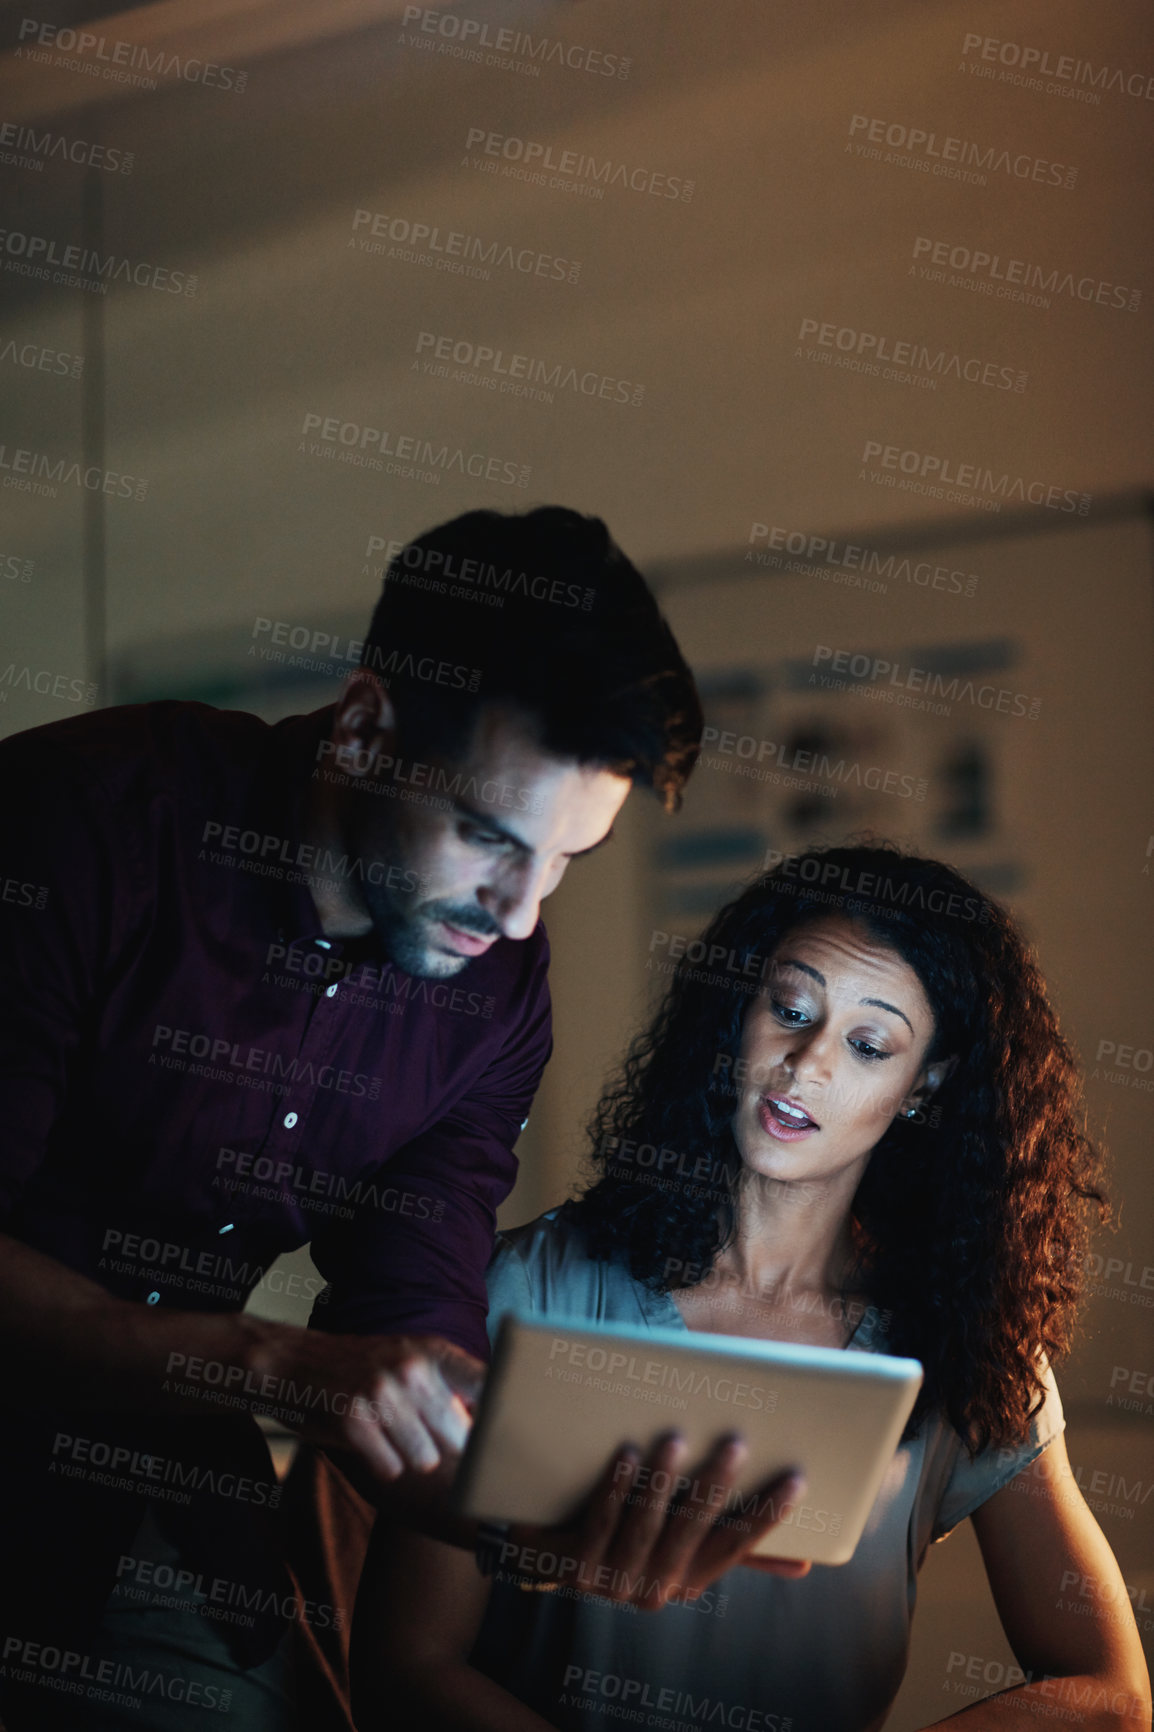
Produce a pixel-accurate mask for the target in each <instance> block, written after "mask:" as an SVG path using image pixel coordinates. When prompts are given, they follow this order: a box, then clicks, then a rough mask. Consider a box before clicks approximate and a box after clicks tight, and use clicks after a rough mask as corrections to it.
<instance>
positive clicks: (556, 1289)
mask: <svg viewBox="0 0 1154 1732" xmlns="http://www.w3.org/2000/svg"><path fill="white" fill-rule="evenodd" d="M705 945H706V947H707V949H706V951H705V952H704V953H703V954H707V955H713V956H724V957H727V958H729V959H730V972H729V973H727V972H726V971H725V970H724V969H723V970H722V971H720V972H719V971H718V970H717V969H716V968H714V969H711V970H697V969H695V967H694V966H693V965H692V964H691V963H689V962H688V961H684V960H683V962H682V963H681V964H680V966H679V970H678V973H677V974H676V976H675V977H674V980H673V983H672V985H671V987H670V990H669V994H668V996H667V999H666V1001H665V1003H664V1005H663V1007H662V1009H661V1011H660V1013H659V1015H658V1016H657V1019H656V1021H655V1022H654V1024H653V1026H652V1028H651V1029H650V1030H649V1031H648V1032H647V1033H646V1034H644V1035H642V1036H641V1037H640V1038H639V1039H638V1040H637V1041H636V1042H635V1044H634V1046H633V1048H632V1050H631V1052H630V1055H629V1057H628V1059H627V1060H626V1063H625V1065H624V1068H623V1071H622V1074H621V1076H620V1078H619V1079H618V1081H617V1083H616V1085H615V1086H614V1087H613V1088H612V1089H611V1091H610V1092H609V1093H608V1094H607V1095H606V1097H605V1098H604V1099H603V1100H602V1102H601V1104H600V1106H599V1108H598V1110H597V1113H596V1115H595V1118H594V1121H593V1125H592V1127H591V1128H592V1131H593V1137H594V1149H595V1161H596V1164H597V1169H598V1171H597V1176H596V1177H595V1180H594V1182H593V1183H592V1184H591V1186H590V1187H589V1188H588V1189H587V1190H586V1191H585V1193H584V1195H583V1196H581V1197H580V1198H579V1199H578V1200H577V1201H575V1202H571V1203H569V1204H567V1205H565V1206H564V1207H563V1208H561V1209H559V1210H554V1211H551V1212H550V1213H548V1214H547V1215H545V1216H543V1217H541V1219H540V1220H538V1221H535V1222H532V1223H530V1224H529V1225H528V1226H527V1227H522V1228H519V1229H517V1230H516V1231H514V1232H511V1233H507V1234H504V1235H502V1237H501V1241H500V1243H499V1246H498V1250H497V1253H496V1255H495V1257H494V1260H493V1264H492V1266H491V1270H490V1302H491V1319H490V1322H491V1326H492V1327H495V1326H496V1324H497V1322H498V1321H499V1319H500V1317H501V1315H502V1314H503V1313H504V1312H505V1311H507V1310H509V1309H514V1308H515V1309H517V1310H520V1311H523V1312H529V1313H537V1314H543V1313H548V1312H550V1311H553V1312H556V1313H557V1314H560V1315H567V1316H570V1317H572V1316H574V1315H587V1316H589V1317H591V1318H598V1319H600V1320H603V1321H607V1322H622V1323H629V1324H632V1325H642V1326H645V1325H649V1326H652V1327H664V1328H669V1327H673V1328H681V1329H688V1330H695V1331H704V1332H709V1331H715V1332H717V1331H720V1332H722V1333H725V1334H730V1335H734V1334H737V1335H746V1336H751V1337H756V1338H758V1339H763V1340H773V1341H794V1342H804V1343H811V1344H815V1345H821V1346H824V1347H839V1348H844V1349H846V1350H848V1351H851V1352H876V1351H882V1350H884V1351H887V1352H892V1353H897V1354H908V1355H911V1356H913V1357H915V1358H918V1359H920V1360H921V1361H922V1364H923V1365H924V1367H925V1384H924V1387H923V1390H922V1393H921V1395H920V1397H919V1400H918V1404H917V1406H916V1408H915V1410H914V1414H913V1416H912V1418H911V1421H910V1425H909V1427H908V1428H907V1431H906V1434H905V1437H904V1438H903V1441H902V1444H901V1447H900V1448H899V1450H898V1452H897V1455H896V1457H895V1459H894V1463H893V1466H892V1468H891V1470H890V1472H889V1474H888V1476H887V1478H886V1480H885V1483H884V1484H883V1487H882V1490H881V1492H880V1494H879V1496H878V1500H877V1503H876V1505H875V1507H874V1510H873V1513H872V1516H871V1519H870V1522H869V1525H868V1527H867V1529H866V1532H865V1534H864V1536H863V1538H862V1540H861V1542H860V1544H859V1546H858V1548H857V1551H856V1553H855V1555H854V1558H853V1560H852V1561H851V1562H850V1563H849V1564H846V1565H843V1566H839V1567H837V1568H825V1569H822V1568H815V1569H813V1570H812V1571H811V1572H810V1573H809V1574H808V1575H806V1576H805V1577H804V1578H803V1579H799V1580H788V1579H781V1578H779V1577H775V1576H770V1575H765V1574H761V1573H758V1572H757V1571H756V1570H754V1569H751V1568H748V1567H740V1568H737V1569H733V1570H730V1571H729V1572H728V1573H727V1574H726V1575H725V1576H723V1577H722V1578H721V1580H720V1581H719V1582H718V1583H717V1584H716V1585H715V1587H714V1588H712V1589H710V1590H708V1591H707V1592H706V1593H705V1594H703V1595H701V1596H700V1598H699V1599H697V1600H696V1601H695V1602H694V1603H692V1604H676V1603H674V1604H668V1605H666V1606H665V1607H664V1608H663V1609H662V1610H661V1611H658V1612H652V1613H648V1612H641V1613H637V1612H635V1611H633V1610H632V1609H631V1608H629V1607H625V1606H621V1605H616V1604H613V1603H612V1601H611V1600H610V1599H609V1598H601V1597H594V1596H593V1595H590V1594H586V1593H573V1592H571V1591H569V1590H567V1589H566V1588H561V1589H559V1590H558V1591H556V1592H554V1593H540V1592H526V1591H523V1590H524V1588H525V1586H527V1584H525V1583H519V1582H518V1581H517V1580H515V1579H509V1578H505V1577H502V1576H501V1575H500V1573H498V1579H496V1580H495V1581H492V1582H490V1581H487V1580H486V1579H485V1578H484V1577H483V1576H482V1575H481V1574H480V1573H479V1571H478V1569H477V1567H476V1564H475V1562H474V1560H473V1559H472V1558H471V1557H470V1556H468V1555H467V1554H465V1553H463V1552H459V1551H454V1550H453V1548H451V1547H449V1546H446V1545H442V1544H440V1543H439V1542H436V1541H433V1540H429V1539H424V1538H420V1537H417V1536H411V1535H401V1536H397V1535H387V1536H386V1535H378V1536H377V1538H376V1540H375V1542H374V1548H373V1550H372V1552H371V1553H370V1559H369V1564H368V1566H367V1569H366V1575H365V1580H364V1582H363V1584H362V1590H361V1595H360V1598H359V1600H358V1631H357V1634H356V1636H355V1638H354V1653H353V1676H354V1692H355V1694H354V1705H355V1708H356V1713H357V1724H358V1726H359V1727H360V1728H362V1732H370V1729H372V1728H375V1727H377V1726H380V1727H382V1728H383V1727H385V1726H388V1727H395V1726H398V1725H406V1724H412V1725H414V1726H421V1727H432V1726H445V1727H449V1726H451V1727H454V1728H475V1729H477V1732H481V1729H483V1728H492V1729H497V1728H500V1729H501V1732H542V1729H543V1728H545V1727H550V1726H553V1727H565V1728H591V1727H598V1728H603V1727H604V1726H605V1725H606V1724H607V1723H608V1721H609V1720H610V1719H620V1720H623V1721H625V1722H627V1723H632V1724H636V1725H650V1726H677V1727H678V1729H679V1732H687V1729H689V1728H697V1727H699V1726H700V1727H706V1726H715V1725H716V1726H733V1727H741V1728H746V1729H754V1728H757V1729H761V1732H782V1729H792V1732H811V1729H812V1732H869V1729H872V1728H875V1727H878V1726H880V1725H881V1724H882V1722H883V1721H884V1719H885V1716H886V1713H887V1711H888V1709H889V1707H890V1704H891V1703H892V1701H893V1698H894V1696H895V1695H896V1694H897V1691H898V1688H899V1685H900V1683H901V1680H902V1675H903V1672H904V1669H905V1663H906V1653H907V1648H908V1642H909V1628H910V1620H911V1617H912V1613H913V1606H914V1602H915V1599H916V1578H917V1570H918V1567H919V1566H920V1564H921V1562H922V1559H923V1558H924V1556H925V1552H926V1549H927V1547H928V1546H929V1544H930V1543H931V1542H933V1541H935V1540H938V1539H941V1538H944V1537H945V1535H946V1534H947V1533H948V1532H949V1531H950V1530H951V1529H952V1528H953V1527H954V1526H956V1525H957V1523H958V1522H960V1521H961V1520H963V1518H965V1517H966V1516H970V1517H971V1518H972V1520H973V1523H974V1528H975V1530H976V1533H977V1537H978V1541H979V1544H980V1547H981V1551H982V1556H983V1559H984V1562H985V1566H986V1571H987V1575H988V1577H989V1581H990V1586H991V1589H992V1591H993V1596H994V1600H995V1602H996V1605H997V1609H998V1612H999V1615H1000V1617H1001V1620H1002V1624H1003V1626H1004V1629H1005V1632H1006V1635H1007V1637H1008V1639H1009V1642H1010V1645H1011V1646H1012V1648H1013V1649H1014V1652H1015V1654H1016V1656H1017V1659H1018V1663H1019V1667H1020V1669H1021V1671H1022V1673H1023V1674H1024V1680H1025V1681H1024V1682H1023V1683H1021V1684H1019V1685H1018V1686H1017V1687H1016V1688H1014V1689H1012V1690H1010V1691H1009V1692H1007V1693H1004V1694H1003V1695H1001V1696H1000V1697H998V1698H996V1699H994V1700H990V1701H983V1702H979V1703H976V1704H974V1705H972V1706H969V1707H966V1708H965V1709H963V1711H962V1712H961V1713H960V1714H958V1715H956V1716H955V1719H956V1721H957V1722H958V1723H959V1724H960V1723H961V1722H965V1723H966V1725H967V1726H968V1727H973V1728H975V1729H977V1728H983V1727H1002V1726H1011V1727H1013V1726H1021V1725H1023V1724H1025V1722H1024V1721H1023V1720H1022V1719H1021V1716H1020V1713H1019V1714H1018V1715H1015V1709H1016V1708H1017V1709H1019V1710H1020V1709H1023V1708H1024V1709H1028V1710H1032V1711H1034V1712H1040V1713H1042V1714H1043V1715H1045V1716H1046V1717H1048V1718H1052V1717H1059V1718H1074V1719H1077V1720H1079V1721H1080V1722H1081V1724H1083V1725H1089V1726H1097V1725H1103V1726H1107V1725H1109V1726H1114V1725H1120V1726H1121V1725H1124V1726H1127V1727H1135V1728H1136V1727H1139V1726H1148V1725H1149V1685H1148V1679H1147V1676H1146V1671H1145V1667H1144V1665H1143V1661H1142V1653H1141V1648H1140V1645H1139V1641H1138V1636H1137V1632H1136V1629H1135V1627H1134V1622H1133V1617H1132V1616H1131V1615H1130V1613H1129V1608H1128V1603H1127V1598H1126V1592H1125V1589H1124V1586H1123V1583H1122V1579H1121V1575H1120V1573H1119V1571H1118V1567H1117V1564H1116V1563H1115V1560H1114V1558H1113V1555H1112V1553H1111V1551H1110V1548H1109V1546H1108V1544H1107V1542H1106V1540H1105V1538H1104V1537H1103V1535H1102V1533H1101V1531H1100V1529H1099V1528H1098V1525H1097V1523H1096V1522H1095V1520H1094V1518H1093V1516H1092V1515H1091V1514H1090V1512H1089V1510H1088V1509H1087V1507H1086V1505H1085V1503H1084V1501H1083V1499H1082V1497H1081V1494H1080V1492H1079V1491H1078V1490H1077V1488H1076V1486H1075V1485H1074V1482H1073V1478H1072V1476H1071V1474H1070V1471H1069V1466H1068V1462H1067V1458H1066V1455H1065V1446H1064V1444H1063V1441H1062V1437H1061V1432H1062V1427H1063V1423H1064V1422H1063V1418H1062V1408H1061V1402H1060V1400H1059V1397H1058V1392H1057V1389H1056V1387H1055V1384H1054V1381H1053V1377H1052V1374H1051V1372H1050V1369H1049V1367H1050V1365H1052V1364H1053V1363H1054V1362H1055V1361H1057V1360H1058V1359H1059V1358H1060V1357H1061V1356H1062V1355H1063V1353H1064V1352H1065V1351H1066V1350H1067V1348H1068V1346H1069V1342H1070V1336H1071V1325H1072V1318H1073V1310H1074V1306H1075V1303H1076V1300H1077V1298H1078V1289H1079V1282H1080V1275H1081V1271H1082V1268H1083V1265H1084V1249H1085V1239H1086V1231H1087V1226H1086V1221H1085V1213H1086V1209H1087V1206H1088V1205H1090V1204H1092V1203H1096V1204H1097V1205H1098V1208H1099V1210H1100V1211H1101V1210H1103V1209H1104V1205H1103V1203H1102V1197H1101V1192H1100V1190H1099V1188H1098V1157H1097V1154H1096V1151H1095V1150H1094V1149H1093V1148H1092V1147H1091V1145H1090V1144H1089V1142H1088V1141H1087V1140H1086V1138H1085V1136H1084V1135H1083V1134H1082V1132H1081V1130H1080V1129H1079V1122H1080V1121H1079V1109H1078V1090H1077V1077H1076V1072H1075V1068H1074V1064H1073V1060H1072V1058H1071V1055H1070V1052H1069V1049H1068V1047H1067V1046H1066V1043H1065V1041H1064V1040H1063V1038H1062V1036H1061V1034H1060V1033H1059V1030H1058V1027H1057V1023H1056V1020H1055V1017H1054V1014H1053V1012H1052V1010H1051V1008H1050V1006H1049V1003H1048V1002H1047V999H1046V995H1045V989H1044V986H1043V982H1042V980H1041V977H1040V975H1039V973H1038V970H1037V967H1036V966H1035V964H1034V962H1033V960H1032V959H1031V957H1030V955H1029V954H1028V952H1027V950H1026V947H1025V945H1024V944H1023V941H1022V939H1021V938H1020V937H1019V936H1018V934H1017V932H1016V931H1015V929H1014V927H1013V925H1012V923H1011V922H1010V920H1009V918H1008V916H1007V915H1006V914H1005V912H1004V911H1003V910H1002V909H1001V908H1000V907H998V906H997V905H996V904H994V903H991V902H989V901H988V900H986V899H985V898H983V897H982V896H981V895H980V893H979V892H978V891H977V890H975V889H974V887H973V886H972V885H970V884H968V883H967V882H966V881H965V880H964V879H962V878H960V877H959V876H958V875H957V874H956V873H954V872H953V871H952V870H950V869H949V868H948V867H946V866H943V865H940V864H937V863H935V862H933V861H924V860H919V859H914V858H910V857H907V856H904V855H901V854H899V853H898V852H897V851H896V850H894V849H890V848H885V847H880V848H874V847H870V848H860V847H855V848H839V849H831V850H828V851H815V852H812V853H809V854H806V855H803V856H800V857H795V858H793V859H790V860H786V861H785V862H783V864H782V865H781V866H780V867H779V868H778V869H777V870H776V871H775V872H773V873H771V874H770V875H768V876H767V877H765V878H761V879H759V880H758V881H757V882H756V883H754V884H753V885H751V886H750V888H748V889H747V890H746V891H745V892H744V893H743V894H742V895H741V896H739V897H738V898H737V900H736V901H734V902H732V903H730V904H729V905H728V906H727V907H725V908H723V909H722V911H721V913H720V914H719V915H718V916H717V917H716V919H715V920H714V922H713V924H712V925H711V927H710V929H709V931H708V932H707V933H706V934H705ZM751 979H752V985H751ZM670 1149H671V1150H674V1151H677V1152H678V1159H677V1160H676V1161H673V1160H671V1159H667V1160H666V1161H665V1162H664V1163H663V1164H661V1165H659V1164H658V1162H657V1161H656V1160H655V1156H654V1151H656V1150H670ZM682 1155H684V1156H685V1157H686V1158H684V1159H682V1158H681V1156H682ZM703 1157H705V1158H704V1159H703ZM647 1162H649V1163H652V1164H651V1165H647ZM671 1448H673V1449H674V1450H676V1445H675V1444H672V1445H671ZM1043 1450H1045V1451H1046V1452H1047V1471H1046V1473H1045V1474H1044V1476H1043V1475H1042V1474H1040V1473H1038V1472H1037V1471H1035V1472H1034V1473H1032V1474H1031V1473H1028V1472H1026V1470H1027V1469H1028V1468H1029V1465H1030V1464H1031V1463H1032V1462H1033V1461H1034V1460H1035V1459H1036V1458H1037V1457H1038V1456H1039V1455H1040V1454H1041V1453H1042V1451H1043ZM666 1459H676V1461H677V1463H678V1465H681V1463H680V1457H676V1456H675V1457H673V1458H669V1457H667V1458H666ZM801 1466H802V1467H803V1468H804V1463H802V1464H801ZM1019 1476H1021V1477H1019ZM800 1525H802V1524H801V1523H799V1527H800ZM1068 1571H1074V1572H1076V1575H1077V1577H1078V1578H1081V1577H1083V1576H1086V1577H1093V1578H1094V1579H1095V1580H1096V1581H1097V1582H1099V1583H1100V1584H1101V1585H1102V1588H1101V1603H1102V1604H1103V1605H1108V1606H1109V1608H1110V1611H1111V1613H1112V1614H1113V1615H1112V1616H1111V1617H1109V1618H1106V1617H1103V1618H1102V1619H1098V1620H1095V1619H1091V1618H1086V1617H1084V1616H1078V1615H1076V1613H1074V1612H1070V1611H1066V1610H1064V1609H1062V1607H1063V1597H1062V1581H1063V1576H1064V1575H1065V1576H1066V1580H1067V1581H1069V1580H1072V1579H1075V1578H1074V1577H1071V1576H1069V1575H1066V1572H1068ZM608 1579H611V1578H608ZM1107 1584H1109V1586H1107ZM609 1591H610V1592H611V1591H612V1589H610V1590H609ZM1065 1604H1067V1605H1068V1604H1070V1602H1068V1601H1067V1602H1065ZM1119 1606H1120V1607H1122V1608H1124V1610H1123V1611H1122V1613H1120V1614H1119V1613H1116V1612H1115V1611H1114V1608H1116V1607H1119ZM943 1682H945V1680H943ZM952 1723H953V1722H952Z"/></svg>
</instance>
